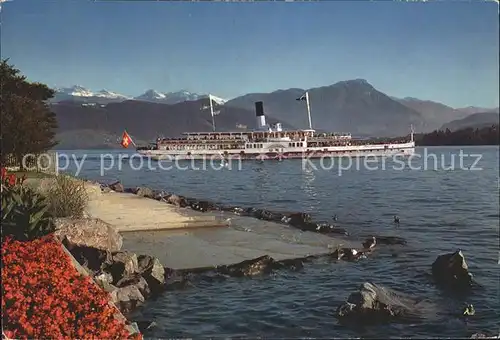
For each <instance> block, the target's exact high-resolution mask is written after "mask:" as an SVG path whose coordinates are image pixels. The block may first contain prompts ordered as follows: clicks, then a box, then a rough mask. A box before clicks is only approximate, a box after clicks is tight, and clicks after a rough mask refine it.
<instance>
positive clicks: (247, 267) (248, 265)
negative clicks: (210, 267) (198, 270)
mask: <svg viewBox="0 0 500 340" xmlns="http://www.w3.org/2000/svg"><path fill="white" fill-rule="evenodd" d="M275 263H276V262H275V261H274V259H273V258H271V257H270V256H267V255H265V256H261V257H258V258H256V259H251V260H246V261H242V262H240V263H237V264H233V265H229V266H220V267H217V272H218V273H220V274H223V275H229V276H236V277H241V276H255V275H262V274H269V273H270V272H271V271H272V270H273V267H274V266H275Z"/></svg>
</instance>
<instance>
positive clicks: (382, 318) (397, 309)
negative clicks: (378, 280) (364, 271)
mask: <svg viewBox="0 0 500 340" xmlns="http://www.w3.org/2000/svg"><path fill="white" fill-rule="evenodd" d="M415 304H416V302H415V301H413V300H411V299H409V298H407V297H403V295H402V294H401V293H397V292H395V291H393V290H389V289H387V288H384V287H381V286H378V285H376V284H373V283H370V282H365V283H363V284H362V285H361V286H360V288H359V290H358V291H357V292H354V293H352V294H351V295H349V297H348V299H347V301H346V302H345V303H343V304H342V305H340V306H339V307H338V308H337V312H336V317H337V318H339V319H340V320H344V321H355V322H360V323H378V322H388V321H392V320H395V319H397V318H401V317H406V316H410V315H411V314H412V313H414V312H415V310H416V308H414V307H415Z"/></svg>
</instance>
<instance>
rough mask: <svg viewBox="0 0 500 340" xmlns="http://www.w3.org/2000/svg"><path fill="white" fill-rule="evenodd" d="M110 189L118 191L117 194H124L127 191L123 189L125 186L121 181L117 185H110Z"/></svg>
mask: <svg viewBox="0 0 500 340" xmlns="http://www.w3.org/2000/svg"><path fill="white" fill-rule="evenodd" d="M109 188H110V189H111V190H113V191H116V192H124V191H125V189H124V187H123V184H121V183H120V182H119V181H118V182H115V183H112V184H110V185H109Z"/></svg>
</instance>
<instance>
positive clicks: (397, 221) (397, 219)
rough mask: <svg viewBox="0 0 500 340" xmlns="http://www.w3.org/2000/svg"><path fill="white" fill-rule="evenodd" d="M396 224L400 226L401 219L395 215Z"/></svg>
mask: <svg viewBox="0 0 500 340" xmlns="http://www.w3.org/2000/svg"><path fill="white" fill-rule="evenodd" d="M394 223H396V224H399V217H398V216H396V215H394Z"/></svg>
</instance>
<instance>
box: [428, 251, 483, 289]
mask: <svg viewBox="0 0 500 340" xmlns="http://www.w3.org/2000/svg"><path fill="white" fill-rule="evenodd" d="M432 276H433V277H434V279H435V280H436V283H438V284H439V285H443V286H446V287H448V288H452V289H466V288H470V287H471V286H472V283H473V276H472V274H471V273H469V266H468V265H467V262H466V261H465V257H464V255H463V254H462V251H461V250H457V251H456V252H454V253H450V254H444V255H440V256H438V257H437V259H436V261H434V263H433V264H432Z"/></svg>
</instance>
